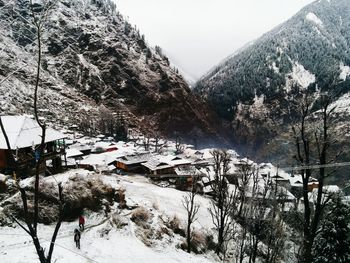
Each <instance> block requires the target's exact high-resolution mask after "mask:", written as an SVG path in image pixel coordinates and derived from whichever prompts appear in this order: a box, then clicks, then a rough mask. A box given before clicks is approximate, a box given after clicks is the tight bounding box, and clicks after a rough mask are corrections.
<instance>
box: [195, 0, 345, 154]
mask: <svg viewBox="0 0 350 263" xmlns="http://www.w3.org/2000/svg"><path fill="white" fill-rule="evenodd" d="M349 14H350V1H348V0H320V1H315V2H313V3H312V4H310V5H308V6H306V7H305V8H303V9H302V10H301V11H300V12H298V13H297V14H296V15H295V16H293V17H292V18H291V19H289V20H288V21H286V22H285V23H283V24H281V25H279V26H277V27H276V28H274V29H273V30H272V31H270V32H268V33H266V34H265V35H263V36H262V37H261V38H259V39H257V40H256V41H254V42H252V43H250V44H248V45H246V46H245V47H244V48H242V49H241V50H239V51H238V52H236V53H235V54H234V55H232V56H230V57H229V58H227V59H226V60H225V61H224V62H222V63H221V64H220V65H218V66H217V67H216V68H215V69H214V70H213V71H211V72H210V73H208V74H207V75H206V76H204V77H203V78H202V79H201V80H200V81H198V83H197V84H196V87H195V91H196V92H197V93H199V94H201V95H202V97H204V98H206V99H207V100H208V101H209V102H210V103H211V104H212V105H213V106H214V107H215V109H216V111H217V112H218V113H219V115H220V116H222V117H224V118H225V119H226V120H228V121H229V122H230V125H231V129H232V134H233V137H234V138H235V141H236V143H237V144H238V145H240V146H242V147H241V150H244V151H246V152H248V153H251V154H253V153H254V154H256V155H258V156H260V157H261V156H262V157H263V159H268V158H271V155H272V154H273V153H274V151H272V150H271V147H272V146H271V145H272V144H273V143H275V142H278V143H277V144H278V145H280V144H281V140H282V141H283V140H285V139H282V138H281V134H283V135H285V133H287V132H288V129H289V128H288V124H290V123H292V122H293V116H295V115H294V113H295V110H297V109H296V108H295V107H294V108H293V106H292V105H293V104H292V103H291V102H292V101H294V100H295V99H296V98H297V97H298V96H299V95H300V94H301V93H305V92H307V93H309V94H310V96H311V97H313V98H314V100H315V103H314V105H313V111H316V110H317V109H318V108H317V105H318V104H317V99H318V98H319V94H321V93H325V92H328V94H329V95H330V96H332V100H333V102H334V105H338V106H340V107H338V112H337V114H338V124H339V126H341V125H343V124H347V123H348V120H350V119H349V114H348V110H347V105H350V101H349V100H348V98H349V96H348V92H349V91H350V86H349V84H350V30H349V28H350V16H349ZM279 136H280V137H279ZM284 137H285V136H284ZM271 139H277V140H271ZM279 139H280V141H279ZM277 144H276V145H277ZM276 147H277V148H279V149H278V150H281V148H284V147H280V146H275V148H276ZM256 151H258V152H256ZM283 157H286V156H283Z"/></svg>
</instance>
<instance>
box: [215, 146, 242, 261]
mask: <svg viewBox="0 0 350 263" xmlns="http://www.w3.org/2000/svg"><path fill="white" fill-rule="evenodd" d="M211 154H212V156H213V159H214V166H213V168H214V180H213V182H212V184H211V186H212V190H213V193H214V199H213V200H212V202H211V206H210V208H209V212H210V215H211V217H212V221H213V224H214V226H215V228H216V230H217V232H218V244H217V248H216V253H217V254H218V255H220V254H223V256H224V257H225V255H226V249H227V243H228V241H230V240H231V239H232V238H233V236H234V220H233V219H232V215H233V213H234V211H235V210H236V202H237V193H238V191H237V190H236V189H237V188H236V187H235V188H234V190H230V188H229V183H228V181H227V178H226V176H227V173H228V171H229V163H230V161H231V156H230V154H229V153H228V152H227V151H225V150H214V151H212V153H211Z"/></svg>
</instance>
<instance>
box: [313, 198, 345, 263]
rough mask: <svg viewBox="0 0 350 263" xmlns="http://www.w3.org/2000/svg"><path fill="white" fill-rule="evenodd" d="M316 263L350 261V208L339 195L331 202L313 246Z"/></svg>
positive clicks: (342, 262)
mask: <svg viewBox="0 0 350 263" xmlns="http://www.w3.org/2000/svg"><path fill="white" fill-rule="evenodd" d="M313 258H314V260H313V262H314V263H346V262H350V209H349V206H348V205H346V204H344V203H343V202H342V200H341V197H340V196H339V195H337V196H335V197H334V198H333V199H332V200H331V203H330V204H329V210H328V212H327V213H326V214H325V217H324V219H323V222H322V225H321V227H320V229H319V230H318V234H317V236H316V240H315V244H314V247H313Z"/></svg>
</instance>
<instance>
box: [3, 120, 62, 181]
mask: <svg viewBox="0 0 350 263" xmlns="http://www.w3.org/2000/svg"><path fill="white" fill-rule="evenodd" d="M1 120H2V123H3V125H4V129H5V132H6V134H7V137H8V139H9V143H10V146H11V151H12V152H11V151H10V150H9V149H8V146H7V143H6V140H5V136H4V134H3V133H2V131H0V171H1V172H3V173H5V174H6V173H7V174H9V173H13V172H15V171H16V174H17V176H20V177H27V176H31V175H33V174H34V171H35V164H36V161H37V159H38V148H39V146H40V144H41V136H42V130H41V128H40V127H39V125H38V123H37V122H36V121H35V120H33V119H31V118H29V117H27V116H2V117H1ZM64 139H65V135H64V134H62V133H61V132H58V131H56V130H53V129H51V128H46V136H45V150H44V156H43V160H44V161H43V163H42V166H41V167H40V172H41V173H49V174H52V173H57V172H60V171H61V170H62V156H65V142H64ZM11 155H12V156H14V157H15V159H16V160H17V162H16V164H17V165H15V163H14V162H13V159H12V158H11ZM63 159H64V158H63Z"/></svg>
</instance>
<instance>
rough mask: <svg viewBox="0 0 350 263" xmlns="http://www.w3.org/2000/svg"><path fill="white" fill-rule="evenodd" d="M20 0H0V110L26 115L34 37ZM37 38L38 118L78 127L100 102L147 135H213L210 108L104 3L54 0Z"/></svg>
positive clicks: (215, 131) (23, 0)
mask: <svg viewBox="0 0 350 263" xmlns="http://www.w3.org/2000/svg"><path fill="white" fill-rule="evenodd" d="M28 2H29V1H26V0H19V1H12V0H7V1H4V0H0V21H1V27H0V83H1V89H0V97H1V112H2V113H7V114H9V113H10V114H18V113H29V114H30V113H32V106H31V105H32V99H33V95H32V94H33V84H34V77H35V69H36V59H37V55H36V54H37V53H36V52H37V42H36V34H35V30H34V27H33V25H32V21H33V20H32V16H31V11H30V8H29V3H28ZM33 2H34V9H33V10H34V12H40V11H42V10H41V9H42V7H43V6H42V3H41V1H33ZM38 14H39V13H38ZM42 42H43V61H42V81H41V83H40V84H41V85H40V110H41V112H42V113H43V114H42V115H43V116H45V117H46V118H49V119H51V120H52V121H57V120H59V121H61V122H63V123H64V124H79V123H80V122H83V121H84V122H86V121H89V122H90V121H94V120H96V119H98V118H99V109H100V108H104V107H107V108H109V109H110V110H111V111H112V112H122V113H123V114H124V116H125V118H126V119H127V120H128V123H129V125H130V126H131V127H137V128H139V129H141V130H142V131H144V132H148V133H151V134H152V133H154V132H155V131H160V132H161V133H163V134H165V135H168V136H172V135H173V132H174V131H175V130H176V131H178V132H179V133H180V134H182V135H184V136H185V135H186V137H192V138H195V137H198V138H211V139H213V138H214V139H215V138H218V131H219V127H220V123H219V121H217V117H216V115H215V114H214V113H213V111H211V109H210V108H209V106H207V104H206V103H204V102H203V101H202V100H201V99H198V98H197V97H196V96H194V95H193V94H192V92H191V90H190V89H189V87H188V85H187V83H186V82H185V80H184V79H183V78H182V77H181V76H180V75H179V74H178V72H177V70H176V69H174V68H172V67H171V66H170V63H169V60H168V58H167V57H166V56H165V55H163V54H162V52H161V49H160V48H156V49H153V48H151V47H149V46H148V45H147V43H146V41H145V37H144V36H143V35H141V34H140V32H139V31H138V30H137V29H136V28H135V27H133V26H131V25H130V24H129V23H128V22H127V21H125V20H124V19H123V17H122V16H121V15H120V14H119V13H118V11H117V10H116V8H115V5H114V4H113V2H112V1H108V0H74V1H73V0H62V1H57V3H56V4H55V5H54V6H53V7H52V9H51V10H50V11H49V13H48V16H47V21H46V22H45V23H44V28H43V37H42ZM219 137H220V136H219Z"/></svg>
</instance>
